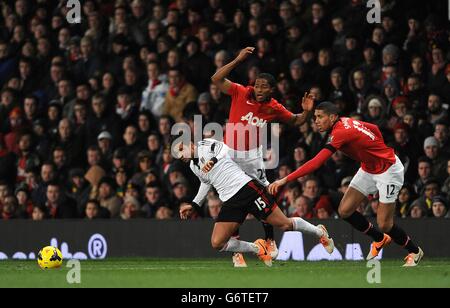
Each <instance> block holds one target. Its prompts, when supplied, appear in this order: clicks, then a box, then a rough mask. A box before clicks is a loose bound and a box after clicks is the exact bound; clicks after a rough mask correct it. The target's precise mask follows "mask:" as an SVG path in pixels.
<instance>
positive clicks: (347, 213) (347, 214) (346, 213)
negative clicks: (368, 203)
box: [338, 206, 353, 219]
mask: <svg viewBox="0 0 450 308" xmlns="http://www.w3.org/2000/svg"><path fill="white" fill-rule="evenodd" d="M352 213H353V212H351V211H349V210H348V209H346V208H345V207H342V206H340V207H339V208H338V214H339V217H341V218H342V219H345V218H348V217H350V216H351V215H352Z"/></svg>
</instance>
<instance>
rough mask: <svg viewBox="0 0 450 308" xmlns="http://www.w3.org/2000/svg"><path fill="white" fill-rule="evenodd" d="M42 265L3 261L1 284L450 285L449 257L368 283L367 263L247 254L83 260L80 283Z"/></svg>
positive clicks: (385, 265)
mask: <svg viewBox="0 0 450 308" xmlns="http://www.w3.org/2000/svg"><path fill="white" fill-rule="evenodd" d="M66 264H67V263H66V261H64V263H63V266H62V267H61V268H59V269H55V270H41V269H40V268H39V267H38V265H37V262H35V261H16V260H8V261H0V287H45V288H48V287H163V288H165V287H169V288H170V287H177V288H186V287H199V288H222V287H227V288H230V287H238V288H241V287H244V288H277V287H287V288H298V287H447V288H448V287H450V259H424V260H423V261H422V262H421V264H420V266H418V267H415V268H402V267H401V265H402V260H382V261H381V283H379V284H377V283H374V284H369V283H368V282H367V279H366V277H367V274H368V272H369V271H370V270H371V268H368V267H367V266H366V265H367V264H366V262H363V261H361V262H352V261H335V262H330V261H319V262H296V261H288V262H281V261H277V262H274V265H273V266H272V267H271V268H269V267H266V266H265V265H264V264H263V263H261V262H260V261H258V260H257V259H253V258H248V259H247V264H248V267H247V268H233V267H232V264H231V258H229V259H228V258H227V259H201V260H200V259H197V260H194V259H190V260H189V259H110V260H104V261H81V283H80V284H69V283H67V280H66V276H67V274H68V272H69V270H70V268H68V267H66Z"/></svg>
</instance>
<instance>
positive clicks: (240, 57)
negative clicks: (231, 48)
mask: <svg viewBox="0 0 450 308" xmlns="http://www.w3.org/2000/svg"><path fill="white" fill-rule="evenodd" d="M254 50H255V47H245V48H244V49H242V50H241V51H240V52H239V54H238V56H237V57H236V61H238V62H242V61H244V60H245V59H247V57H248V56H249V55H251V54H252V53H253V51H254Z"/></svg>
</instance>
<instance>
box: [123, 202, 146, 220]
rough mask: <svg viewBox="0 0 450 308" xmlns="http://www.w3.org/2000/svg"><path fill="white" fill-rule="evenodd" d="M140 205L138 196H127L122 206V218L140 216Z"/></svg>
mask: <svg viewBox="0 0 450 308" xmlns="http://www.w3.org/2000/svg"><path fill="white" fill-rule="evenodd" d="M140 207H141V205H140V203H139V201H138V200H137V199H136V198H134V197H131V196H128V197H125V199H124V200H123V204H122V206H121V208H120V218H121V219H123V220H128V219H133V218H138V217H139V211H140Z"/></svg>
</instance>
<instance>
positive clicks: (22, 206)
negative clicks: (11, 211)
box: [14, 183, 34, 218]
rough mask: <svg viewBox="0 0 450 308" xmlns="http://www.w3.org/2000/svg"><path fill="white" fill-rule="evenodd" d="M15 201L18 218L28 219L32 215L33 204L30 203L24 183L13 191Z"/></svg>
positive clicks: (29, 196)
mask: <svg viewBox="0 0 450 308" xmlns="http://www.w3.org/2000/svg"><path fill="white" fill-rule="evenodd" d="M14 195H15V197H16V199H17V213H18V217H20V218H30V217H31V215H32V214H33V207H34V204H33V202H32V201H31V194H30V191H29V189H28V187H27V185H26V184H25V183H23V184H20V185H19V186H18V187H17V188H16V190H15V191H14Z"/></svg>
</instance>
